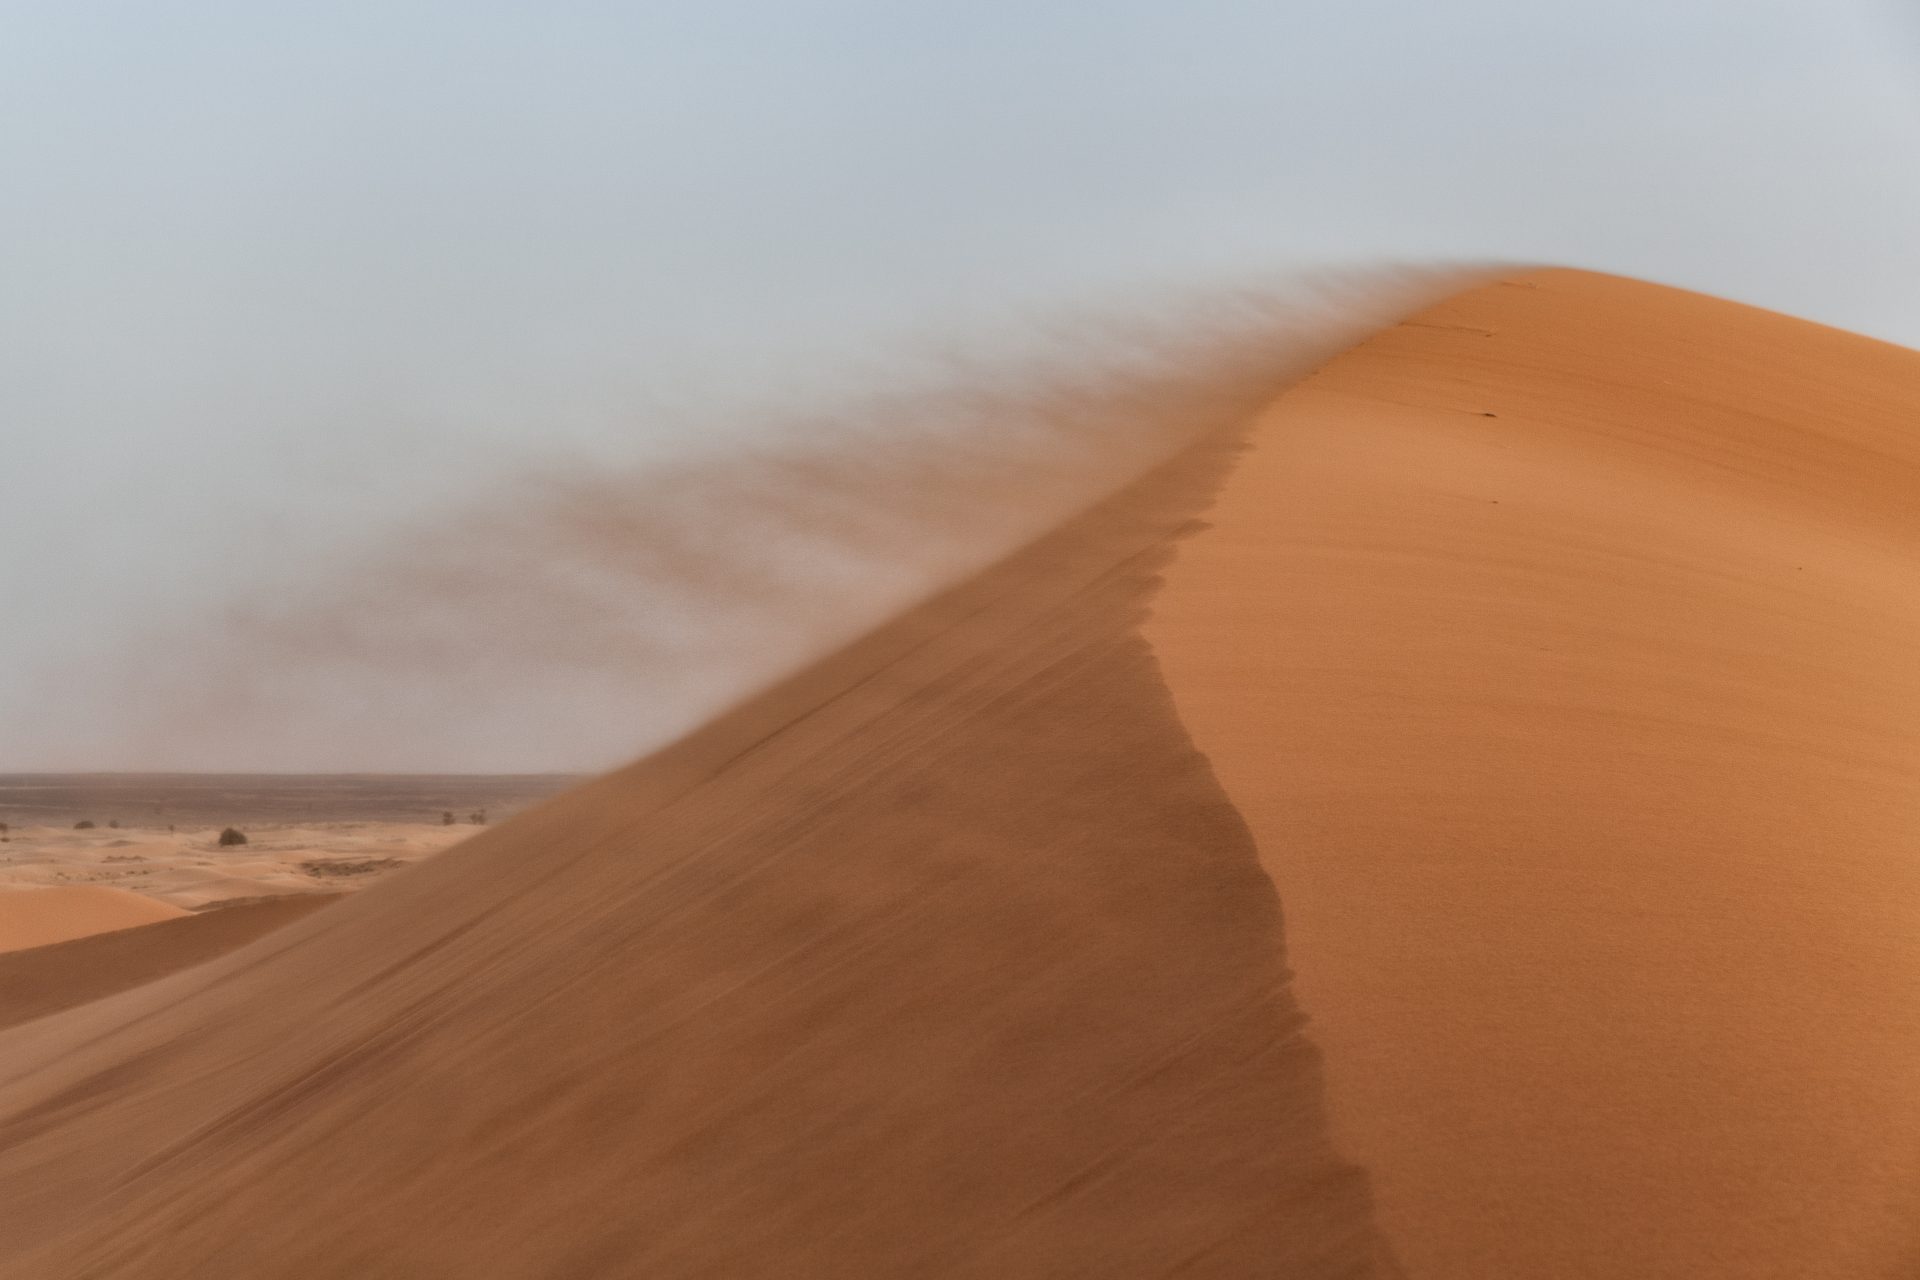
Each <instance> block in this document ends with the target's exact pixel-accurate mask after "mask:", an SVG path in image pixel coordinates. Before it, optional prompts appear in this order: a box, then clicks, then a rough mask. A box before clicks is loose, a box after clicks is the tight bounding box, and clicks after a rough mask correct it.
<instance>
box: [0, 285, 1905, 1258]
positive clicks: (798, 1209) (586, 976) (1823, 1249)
mask: <svg viewBox="0 0 1920 1280" xmlns="http://www.w3.org/2000/svg"><path fill="white" fill-rule="evenodd" d="M1916 420H1920V356H1916V355H1914V354H1913V353H1908V352H1901V351H1897V350H1894V349H1891V348H1886V347H1883V346H1880V345H1878V344H1873V343H1869V342H1866V341H1864V340H1861V339H1857V338H1852V337H1848V336H1846V335H1840V334H1834V333H1831V332H1829V331H1825V330H1820V329H1817V328H1814V327H1812V326H1808V325H1803V324H1799V323H1798V322H1794V321H1789V320H1785V319H1782V318H1779V317H1773V316H1765V315H1761V314H1759V313H1753V312H1749V311H1746V310H1744V309H1741V308H1737V307H1733V306H1730V305H1728V304H1724V303H1718V302H1713V301H1710V300H1706V299H1699V298H1695V297H1691V296H1689V295H1683V294H1676V293H1672V292H1670V291H1665V290H1659V289H1654V288H1651V287H1648V286H1642V285H1634V284H1629V283H1626V282H1620V281H1613V280H1608V279H1604V278H1599V277H1591V276H1584V275H1579V274H1574V273H1542V274H1538V275H1533V276H1528V277H1522V278H1516V279H1515V280H1513V281H1511V282H1508V283H1504V284H1499V285H1494V286H1490V287H1487V288H1484V289H1480V290H1477V291H1474V292H1470V293H1468V294H1466V295H1463V296H1462V297H1460V298H1458V299H1456V300H1454V301H1452V302H1450V303H1447V304H1444V305H1442V306H1441V307H1439V308H1437V309H1434V310H1432V311H1429V312H1427V313H1425V314H1423V315H1421V316H1419V317H1417V318H1416V319H1415V320H1413V321H1411V322H1409V323H1408V324H1406V325H1402V326H1400V327H1398V328H1396V329H1393V330H1391V331H1389V332H1387V333H1384V334H1382V335H1380V336H1379V337H1376V338H1375V339H1373V340H1371V341H1370V342H1368V343H1366V344H1364V345H1363V346H1362V347H1360V348H1359V349H1357V350H1356V351H1354V352H1352V353H1351V354H1349V355H1348V356H1346V357H1344V358H1342V359H1340V360H1338V361H1336V362H1335V363H1334V364H1332V365H1331V366H1329V367H1327V368H1326V369H1324V370H1323V371H1322V372H1321V373H1319V374H1318V375H1317V376H1316V377H1314V378H1313V379H1311V380H1310V381H1309V382H1308V383H1307V384H1305V385H1304V386H1302V387H1300V388H1298V389H1296V390H1295V391H1293V392H1291V393H1289V394H1288V395H1287V396H1285V397H1284V398H1283V399H1282V400H1281V401H1280V402H1279V403H1278V404H1277V405H1276V406H1275V407H1274V408H1273V410H1272V412H1271V413H1269V414H1268V415H1267V416H1266V417H1265V418H1263V419H1262V421H1261V422H1259V423H1258V424H1257V425H1256V427H1255V429H1254V430H1253V432H1252V436H1251V440H1252V444H1253V446H1254V447H1253V450H1252V452H1251V453H1250V454H1248V455H1246V456H1245V457H1244V458H1242V459H1239V460H1238V465H1237V469H1235V463H1236V454H1235V452H1234V448H1233V446H1234V444H1235V441H1234V440H1230V439H1210V440H1208V441H1205V442H1202V443H1201V444H1198V445H1196V446H1194V447H1193V448H1192V449H1190V450H1188V451H1187V452H1185V453H1184V454H1182V455H1181V456H1179V457H1178V458H1176V459H1174V460H1173V461H1171V462H1169V463H1167V464H1166V465H1165V466H1163V467H1161V468H1160V469H1159V470H1157V471H1156V472H1154V473H1152V474H1150V475H1149V476H1147V477H1145V478H1144V479H1142V480H1141V481H1140V482H1139V483H1138V484H1137V485H1135V486H1134V487H1133V488H1131V489H1129V490H1127V491H1125V492H1124V493H1122V494H1121V495H1119V496H1117V497H1116V498H1114V499H1113V500H1111V501H1109V502H1108V503H1106V504H1105V505H1104V506H1102V507H1101V508H1098V509H1096V510H1095V511H1093V512H1091V513H1089V514H1088V515H1086V516H1084V517H1082V518H1080V519H1078V520H1076V521H1075V522H1073V523H1072V524H1070V525H1069V526H1067V527H1065V528H1063V529H1062V530H1060V531H1059V532H1057V533H1056V534H1054V535H1053V536H1051V537H1049V538H1047V539H1046V540H1044V541H1042V542H1040V543H1038V544H1036V545H1035V546H1033V547H1031V548H1029V549H1028V550H1027V551H1025V552H1023V553H1021V554H1020V555H1018V556H1015V557H1013V558H1012V559H1010V560H1009V561H1007V562H1006V563H1004V564H1002V565H1001V566H999V567H998V568H996V569H994V570H992V571H991V572H989V573H987V574H985V575H983V576H982V577H980V578H979V579H977V580H975V581H973V582H971V583H968V584H966V585H964V586H962V587H960V588H957V589H956V590H954V591H952V592H950V593H948V594H947V595H945V596H942V597H941V598H939V599H937V600H935V601H933V602H931V603H929V604H927V605H926V606H924V607H923V608H921V609H919V610H917V611H915V612H913V613H912V614H910V615H908V616H907V617H905V618H902V619H900V620H899V621H897V622H896V623H894V624H893V625H891V626H889V627H888V628H885V629H884V630H882V631H881V632H879V633H878V634H876V635H874V636H872V637H870V638H869V639H868V640H866V641H864V642H862V643H860V644H858V645H855V646H854V647H852V648H851V649H849V650H847V651H845V652H843V653H842V654H840V655H838V656H836V657H835V658H833V659H831V660H829V661H827V662H825V663H823V664H821V665H820V666H818V667H816V668H815V669H813V670H811V671H808V672H806V673H803V674H802V675H800V676H798V677H796V678H794V679H793V680H791V681H789V682H788V683H786V684H785V685H783V686H781V687H780V688H778V689H776V690H774V691H772V692H770V693H769V694H767V695H765V696H764V697H761V698H759V699H757V700H755V701H753V702H751V703H750V704H748V705H746V706H744V707H742V708H741V709H740V710H738V711H737V712H735V713H734V714H732V715H730V716H728V717H725V718H723V719H722V720H720V721H719V722H717V723H715V724H714V725H712V726H710V727H709V728H707V729H706V730H704V731H702V732H701V733H699V734H696V735H695V736H693V737H692V738H690V739H688V740H687V741H685V742H683V743H682V744H680V745H679V746H677V747H675V748H673V749H671V750H669V751H666V752H664V753H662V754H660V755H658V756H656V757H653V758H651V759H649V760H646V761H643V762H641V763H639V764H637V765H635V766H632V767H630V768H628V769H626V770H623V771H621V772H619V773H617V774H614V775H611V776H609V777H608V778H605V779H602V780H600V781H598V782H595V783H592V784H589V785H587V786H585V787H582V788H580V789H579V790H577V791H574V792H572V793H570V794H569V795H566V796H563V797H561V798H559V799H557V800H554V801H551V802H549V803H547V804H546V805H544V806H541V807H540V808H537V809H535V810H532V811H530V812H528V813H526V814H523V815H521V816H520V817H518V818H516V819H514V820H513V821H512V822H509V823H507V824H504V825H502V826H499V827H496V828H493V829H491V830H489V831H487V832H486V833H485V834H483V835H480V836H478V837H477V838H475V839H474V840H472V841H470V842H468V843H466V844H464V845H462V846H460V847H459V848H457V849H455V850H453V851H451V852H449V853H447V854H445V855H443V856H442V857H440V858H438V859H436V860H434V861H431V862H428V863H425V864H423V865H421V866H419V867H417V868H414V869H411V870H409V871H407V872H406V873H404V874H402V875H398V876H396V877H394V878H393V879H391V880H390V881H388V882H386V883H382V884H379V885H376V886H374V887H373V888H371V889H370V890H368V891H366V892H364V893H361V894H358V895H356V896H354V897H352V898H349V899H347V900H345V901H343V902H341V903H339V904H338V905H335V906H332V907H329V908H328V909H326V910H325V911H321V912H317V913H315V914H313V915H310V916H308V917H307V918H306V919H304V920H301V921H299V922H298V923H296V924H293V925H291V926H289V927H287V928H285V929H282V930H279V931H277V932H275V933H273V934H271V935H269V936H267V937H265V938H263V939H261V940H259V941H258V942H256V943H254V944H253V945H251V946H249V947H247V948H245V949H243V950H240V951H238V952H234V953H232V954H230V955H228V956H226V957H225V958H222V959H219V960H216V961H214V962H213V963H211V964H208V965H204V966H202V967H199V968H196V969H192V970H189V971H186V972H182V973H177V974H175V975H174V976H172V977H168V978H165V979H163V980H161V981H159V982H156V983H153V984H151V985H149V986H146V987H144V988H141V989H139V990H135V991H129V992H125V993H122V994H120V995H117V996H113V997H111V998H108V999H105V1000H100V1001H97V1002H94V1003H91V1004H88V1005H85V1006H83V1007H80V1008H76V1009H71V1010H68V1011H67V1012H64V1013H60V1014H57V1015H55V1016H52V1017H47V1018H42V1019H40V1020H38V1021H35V1022H32V1023H30V1024H27V1025H23V1026H20V1027H16V1028H14V1029H13V1030H12V1031H10V1032H6V1033H4V1034H0V1204H5V1205H6V1206H7V1212H6V1213H5V1214H0V1273H3V1274H6V1275H17V1276H23V1277H29V1276H30V1277H35V1278H40V1277H47V1278H49V1280H57V1278H59V1277H77V1276H83V1275H84V1276H90V1277H97V1276H118V1277H143V1278H145V1277H154V1278H166V1277H229V1276H230V1277H242V1276H245V1277H252V1276H260V1275H288V1276H301V1277H330V1276H339V1277H366V1276H394V1277H421V1278H428V1277H456V1276H457V1277H468V1276H488V1277H506V1278H511V1277H535V1276H538V1277H563V1276H578V1277H597V1276H635V1277H638V1276H645V1277H673V1276H687V1277H691V1276H696V1275H697V1276H722V1275H724V1276H782V1277H785V1276H823V1277H824V1276H835V1277H839V1276H969V1277H981V1278H982V1280H985V1278H987V1277H1041V1276H1047V1277H1053V1276H1085V1277H1101V1278H1103V1280H1105V1278H1108V1277H1135V1276H1138V1277H1159V1276H1176V1275H1177V1276H1182V1277H1254V1276H1259V1277H1269V1276H1284V1277H1296V1276H1299V1277H1309V1276H1311V1277H1319V1276H1365V1275H1386V1276H1393V1275H1400V1274H1405V1275H1408V1276H1413V1277H1475V1278H1480V1277H1503V1276H1529V1277H1530V1276H1543V1277H1546V1276H1554V1277H1558V1276H1579V1275H1595V1276H1619V1277H1635V1278H1637V1277H1653V1276H1674V1277H1679V1276H1698V1277H1710V1276H1727V1277H1733V1276H1769V1275H1772V1276H1782V1277H1785V1276H1822V1275H1835V1276H1838V1275H1888V1276H1893V1275H1900V1274H1903V1271H1902V1268H1903V1267H1910V1266H1911V1265H1912V1263H1913V1262H1914V1261H1915V1259H1916V1254H1915V1252H1914V1244H1915V1241H1916V1236H1920V1230H1916V1228H1914V1226H1913V1225H1912V1224H1913V1223H1914V1222H1915V1221H1920V1217H1917V1216H1916V1214H1915V1213H1914V1209H1915V1208H1916V1207H1920V1206H1915V1205H1914V1204H1913V1200H1914V1199H1915V1197H1914V1194H1913V1191H1914V1189H1915V1188H1916V1187H1917V1186H1920V1181H1917V1180H1920V1168H1916V1167H1915V1166H1916V1163H1917V1162H1920V1114H1916V1111H1917V1110H1920V1108H1916V1106H1915V1104H1914V1099H1913V1096H1911V1095H1913V1094H1914V1091H1913V1089H1912V1086H1911V1081H1912V1079H1914V1078H1915V1071H1916V1068H1920V1017H1916V1016H1915V1015H1916V1013H1920V1010H1916V1008H1915V996H1916V991H1915V985H1916V979H1915V978H1914V976H1913V975H1914V974H1916V973H1920V968H1917V967H1916V965H1915V959H1916V957H1915V956H1914V955H1912V954H1911V952H1912V951H1913V950H1914V949H1915V948H1916V947H1920V943H1916V942H1914V941H1911V940H1910V936H1911V935H1912V934H1913V933H1914V931H1913V930H1912V929H1911V928H1910V926H1909V923H1908V916H1909V915H1910V914H1911V912H1910V910H1909V909H1908V907H1907V906H1906V903H1907V902H1908V901H1909V900H1911V897H1912V891H1913V889H1914V888H1915V887H1916V886H1915V884H1914V881H1915V880H1916V879H1917V878H1920V872H1916V871H1915V870H1913V866H1914V859H1913V856H1912V848H1911V843H1912V842H1911V833H1912V832H1913V831H1915V830H1916V829H1920V824H1916V823H1915V821H1914V819H1915V817H1917V816H1920V814H1916V813H1915V802H1914V801H1913V800H1912V799H1910V797H1909V795H1908V794H1907V792H1908V790H1910V789H1911V786H1912V783H1913V781H1914V766H1915V764H1916V763H1917V762H1920V760H1917V757H1920V729H1917V728H1916V727H1915V726H1917V725H1920V718H1916V715H1915V713H1916V712H1920V705H1916V704H1920V674H1916V671H1915V664H1912V663H1910V662H1908V661H1907V660H1906V654H1907V652H1908V651H1909V650H1910V649H1911V648H1912V641H1913V639H1914V638H1915V635H1916V631H1920V627H1917V626H1916V624H1920V606H1916V605H1915V604H1914V603H1912V602H1911V599H1910V596H1911V590H1910V584H1911V583H1912V581H1913V570H1914V567H1915V559H1914V549H1915V534H1916V531H1920V523H1916V521H1917V520H1920V515H1917V513H1916V509H1915V503H1916V497H1915V495H1916V494H1920V486H1917V485H1916V484H1915V481H1916V480H1920V476H1916V475H1915V474H1914V471H1915V467H1916V464H1917V463H1920V448H1917V447H1916V446H1915V444H1914V438H1915V437H1914V432H1913V429H1912V423H1913V422H1915V421H1916ZM1229 471H1231V475H1230V476H1229V474H1228V473H1229ZM1223 477H1225V478H1226V483H1225V486H1224V489H1221V482H1222V479H1223ZM1216 490H1220V492H1219V501H1218V505H1217V507H1216V508H1215V509H1214V511H1213V514H1212V515H1211V516H1210V517H1209V519H1210V520H1212V521H1213V527H1212V528H1211V529H1207V530H1205V531H1203V532H1200V533H1198V534H1197V535H1196V536H1193V537H1191V538H1189V539H1188V540H1187V541H1186V542H1185V543H1184V544H1183V545H1182V549H1181V550H1180V552H1179V554H1178V557H1177V559H1175V560H1174V567H1173V568H1172V569H1171V570H1167V569H1166V566H1167V562H1168V560H1169V557H1170V556H1171V555H1172V553H1173V550H1174V544H1175V541H1176V537H1177V535H1178V534H1179V533H1181V532H1191V531H1192V523H1191V522H1192V518H1193V517H1194V516H1195V514H1196V513H1198V512H1200V511H1202V510H1205V509H1206V508H1207V507H1208V506H1209V504H1210V503H1211V502H1212V500H1213V498H1214V495H1215V492H1216ZM1163 571H1164V572H1167V573H1168V574H1169V582H1168V584H1167V586H1166V588H1165V592H1164V595H1163V596H1162V597H1161V598H1160V600H1159V601H1158V603H1157V604H1156V606H1155V607H1156V608H1157V610H1158V613H1157V616H1156V617H1155V618H1154V619H1153V620H1152V621H1151V623H1150V625H1149V626H1148V627H1147V628H1146V635H1145V637H1143V634H1142V625H1141V624H1142V620H1143V618H1144V616H1145V611H1146V607H1147V602H1148V600H1149V598H1150V597H1151V596H1152V594H1153V592H1154V590H1155V588H1156V585H1157V577H1158V575H1160V574H1161V573H1162V572H1163ZM1148 638H1150V639H1151V641H1152V644H1153V646H1154V647H1153V649H1149V647H1148ZM1156 651H1157V652H1156ZM1163 668H1164V670H1163ZM1189 732H1191V733H1192V735H1193V738H1192V739H1191V740H1190V739H1189V737H1188V734H1189ZM1196 743H1197V745H1198V747H1199V750H1196V749H1195V745H1196ZM1202 752H1204V753H1205V754H1204V755H1203V754H1202ZM1903 839H1904V840H1906V841H1907V843H1906V845H1905V846H1903V845H1902V844H1901V841H1902V840H1903ZM1276 883H1277V885H1278V889H1279V893H1278V894H1277V895H1276V892H1275V886H1276ZM1283 904H1284V910H1285V932H1284V934H1283V930H1282V920H1283V916H1282V907H1283ZM1290 970H1292V971H1297V972H1298V979H1297V981H1296V980H1293V979H1292V977H1291V974H1290ZM1309 1019H1310V1020H1309ZM1396 1258H1397V1261H1396ZM1402 1268H1404V1271H1403V1270H1402Z"/></svg>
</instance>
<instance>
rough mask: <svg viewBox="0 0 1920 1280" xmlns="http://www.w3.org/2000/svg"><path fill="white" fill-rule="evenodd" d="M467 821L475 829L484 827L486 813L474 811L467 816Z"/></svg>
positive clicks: (483, 810)
mask: <svg viewBox="0 0 1920 1280" xmlns="http://www.w3.org/2000/svg"><path fill="white" fill-rule="evenodd" d="M467 821H468V822H471V823H472V824H473V825H474V826H476V827H484V826H486V825H487V811H486V810H485V809H475V810H474V811H473V812H472V813H470V814H468V815H467Z"/></svg>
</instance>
